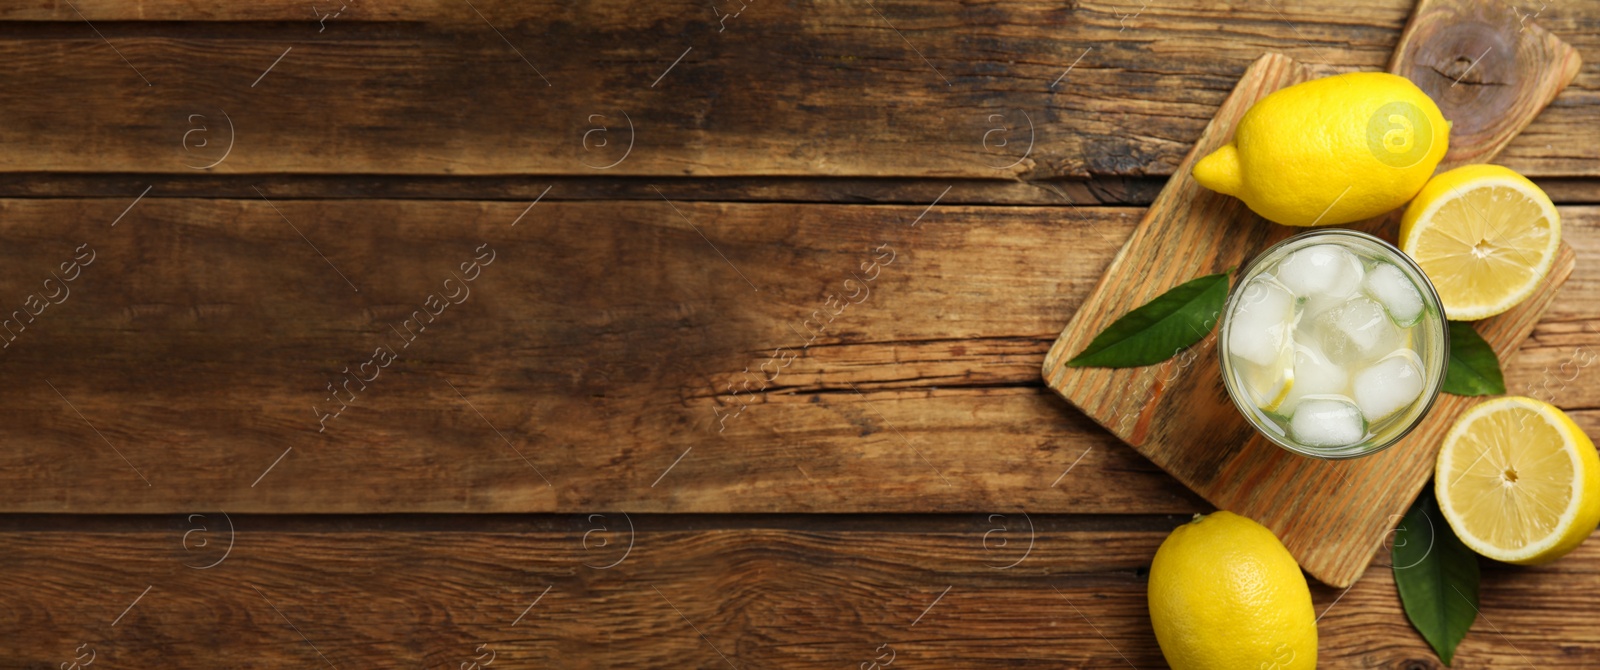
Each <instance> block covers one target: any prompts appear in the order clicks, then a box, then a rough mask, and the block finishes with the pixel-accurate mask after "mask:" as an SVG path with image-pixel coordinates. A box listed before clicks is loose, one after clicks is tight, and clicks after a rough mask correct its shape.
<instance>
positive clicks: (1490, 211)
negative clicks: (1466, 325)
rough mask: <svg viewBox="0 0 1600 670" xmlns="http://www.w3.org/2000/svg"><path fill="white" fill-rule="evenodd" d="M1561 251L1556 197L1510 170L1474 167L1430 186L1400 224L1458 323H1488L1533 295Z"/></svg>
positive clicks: (1403, 238) (1406, 247) (1407, 247)
mask: <svg viewBox="0 0 1600 670" xmlns="http://www.w3.org/2000/svg"><path fill="white" fill-rule="evenodd" d="M1560 246H1561V215H1560V214H1557V213H1556V206H1555V205H1554V204H1551V202H1550V197H1549V196H1547V195H1545V194H1544V191H1542V190H1540V189H1539V187H1538V186H1534V185H1533V182H1531V181H1528V180H1527V179H1525V178H1524V177H1523V176H1522V175H1519V174H1517V173H1516V172H1513V171H1512V170H1511V169H1510V168H1506V167H1501V166H1499V165H1468V166H1465V167H1459V168H1456V169H1454V170H1451V171H1449V172H1445V173H1442V174H1440V175H1439V176H1437V177H1434V178H1433V179H1430V180H1429V181H1428V185H1427V186H1424V187H1422V192H1421V193H1418V194H1417V199H1416V200H1413V201H1411V206H1410V207H1407V208H1406V213H1405V216H1403V217H1401V219H1400V250H1401V251H1404V252H1406V255H1408V256H1410V257H1411V258H1412V259H1414V260H1416V261H1417V265H1420V266H1422V271H1423V272H1426V273H1427V274H1428V279H1429V280H1431V281H1432V282H1433V286H1434V288H1435V289H1437V290H1438V291H1439V300H1440V301H1442V302H1443V303H1444V313H1445V315H1446V316H1448V317H1450V318H1451V319H1453V320H1456V321H1475V320H1477V319H1484V318H1488V317H1491V316H1494V315H1496V314H1499V313H1501V312H1504V311H1506V310H1508V309H1511V308H1512V307H1513V306H1514V305H1516V304H1517V303H1519V302H1522V301H1523V300H1526V299H1527V297H1528V296H1530V295H1532V294H1533V292H1534V290H1536V289H1538V288H1539V284H1540V282H1543V281H1544V276H1545V275H1546V274H1549V272H1550V265H1551V264H1552V263H1554V262H1555V258H1556V249H1557V248H1558V247H1560Z"/></svg>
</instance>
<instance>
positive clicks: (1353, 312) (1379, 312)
mask: <svg viewBox="0 0 1600 670" xmlns="http://www.w3.org/2000/svg"><path fill="white" fill-rule="evenodd" d="M1312 329H1313V331H1314V332H1315V333H1316V334H1317V336H1318V337H1319V338H1320V339H1321V341H1322V352H1323V353H1325V354H1327V355H1328V360H1330V361H1333V362H1334V363H1335V364H1338V365H1359V364H1363V363H1367V362H1369V361H1374V360H1376V359H1378V358H1379V357H1381V356H1384V355H1386V354H1388V353H1389V352H1391V351H1394V350H1395V349H1396V348H1398V347H1399V345H1400V343H1401V335H1402V333H1401V332H1400V328H1399V327H1398V326H1396V325H1395V324H1394V322H1393V321H1390V320H1389V314H1388V313H1387V312H1385V311H1383V306H1382V305H1379V304H1378V303H1377V302H1375V301H1373V300H1372V299H1370V298H1367V297H1364V296H1357V297H1355V298H1352V299H1350V300H1348V301H1345V302H1344V303H1343V304H1340V305H1336V306H1334V307H1331V308H1329V309H1328V310H1327V311H1325V312H1323V313H1322V314H1320V315H1318V316H1317V317H1316V323H1314V324H1313V325H1312Z"/></svg>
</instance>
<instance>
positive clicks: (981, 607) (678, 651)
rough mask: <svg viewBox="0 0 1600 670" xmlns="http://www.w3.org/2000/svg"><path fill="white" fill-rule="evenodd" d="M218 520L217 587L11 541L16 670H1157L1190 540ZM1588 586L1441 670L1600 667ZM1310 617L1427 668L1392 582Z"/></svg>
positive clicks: (981, 531)
mask: <svg viewBox="0 0 1600 670" xmlns="http://www.w3.org/2000/svg"><path fill="white" fill-rule="evenodd" d="M232 521H233V522H234V526H235V527H236V528H237V532H236V535H235V536H234V538H233V539H235V540H236V542H235V543H234V545H233V548H232V553H231V554H230V555H228V557H227V558H226V559H225V560H222V562H220V563H215V561H216V560H217V559H218V558H220V556H221V551H222V547H224V546H226V545H225V544H224V543H225V542H226V541H227V540H228V539H229V538H228V536H227V535H226V533H225V532H224V529H225V525H226V524H225V520H224V519H223V518H222V517H221V515H218V514H216V513H212V514H210V515H207V516H203V517H196V518H186V517H174V518H172V519H171V520H170V522H168V523H167V524H166V525H165V527H162V528H157V529H150V530H143V531H115V530H88V531H84V530H60V531H51V530H34V531H26V532H7V533H5V534H3V535H0V540H3V544H0V546H3V549H0V568H3V569H0V594H3V597H4V599H5V602H6V603H7V605H8V611H10V612H13V613H14V614H15V616H9V617H5V618H3V619H0V656H3V657H5V658H6V659H8V660H7V665H8V667H28V668H56V667H58V664H60V663H62V662H65V661H69V660H71V659H73V658H75V657H76V656H77V655H80V654H81V655H83V656H85V657H87V656H88V654H89V653H91V651H92V653H93V654H95V656H94V658H95V661H96V662H95V665H94V666H91V667H99V666H101V665H104V666H105V667H198V666H202V665H204V666H215V667H237V668H272V667H305V668H310V667H330V666H331V667H341V668H342V667H413V668H414V667H424V668H449V669H452V670H457V669H459V668H461V667H463V666H462V665H461V664H462V663H464V662H469V661H472V660H474V659H477V660H479V661H480V662H481V661H483V660H488V659H490V658H492V659H493V663H492V664H481V665H480V667H489V668H533V667H552V666H554V667H570V668H599V667H652V668H659V667H675V668H689V667H692V668H717V667H723V668H726V667H735V668H823V667H831V668H838V667H852V668H854V667H861V666H860V664H861V663H864V662H866V663H868V666H867V667H870V662H871V661H873V660H874V659H878V660H880V661H882V660H887V659H888V658H891V656H890V653H891V650H892V654H893V655H892V658H893V659H894V661H893V664H892V665H890V666H888V667H900V666H905V667H962V668H997V667H1095V668H1100V667H1106V668H1109V667H1118V666H1130V665H1131V666H1132V667H1137V668H1155V667H1165V666H1164V663H1163V660H1162V657H1161V654H1160V651H1159V649H1158V648H1157V646H1156V643H1155V639H1154V636H1153V634H1152V632H1151V629H1150V624H1149V619H1148V614H1147V611H1146V604H1145V579H1144V574H1145V571H1146V570H1148V567H1149V564H1150V558H1151V556H1152V555H1153V554H1154V553H1155V550H1156V547H1157V546H1158V545H1159V544H1160V542H1161V540H1162V539H1163V538H1164V537H1165V535H1166V528H1167V527H1170V526H1172V525H1175V524H1177V523H1180V522H1181V520H1180V519H1169V520H1165V521H1163V522H1161V525H1160V526H1158V527H1153V528H1149V529H1147V530H1093V529H1087V528H1085V527H1084V524H1082V523H1074V522H1071V521H1070V520H1068V521H1065V522H1058V521H1056V520H1053V519H1049V518H1044V517H1035V518H1034V522H1035V523H1034V524H1032V525H1034V526H1035V530H1034V532H1033V533H1031V534H1030V533H1028V532H1027V530H1026V528H1027V524H1024V523H1023V521H1024V520H1023V519H1022V518H1021V517H1020V516H1017V515H1011V516H1007V517H999V518H996V517H989V516H986V515H971V516H970V517H968V518H965V519H959V520H951V521H944V522H939V523H936V524H935V523H918V524H912V525H911V526H910V527H908V528H904V529H903V530H881V531H873V530H854V531H852V530H840V529H836V528H828V527H813V528H807V529H795V530H786V529H750V530H734V529H722V528H717V529H710V530H689V529H661V528H657V527H653V524H654V523H656V522H655V521H654V520H652V519H650V518H648V517H633V518H632V519H631V521H632V525H633V527H634V529H635V530H634V532H633V533H632V534H630V533H628V532H627V531H626V528H627V527H628V523H627V522H628V521H629V520H626V519H623V518H622V517H621V516H620V515H616V514H612V515H609V516H606V517H598V518H589V517H584V516H577V517H573V518H570V519H566V520H562V521H558V522H554V523H545V522H535V521H529V522H525V527H523V528H517V527H510V528H500V529H498V530H495V531H473V530H465V531H451V530H448V529H437V528H436V529H431V530H416V529H406V528H396V527H392V526H383V527H377V526H376V525H374V524H355V525H354V527H351V528H342V529H332V530H330V529H325V528H324V529H315V530H299V529H296V528H294V527H292V526H290V527H282V526H281V525H280V527H278V528H272V529H260V528H258V527H255V526H252V525H251V524H253V523H260V522H256V521H254V520H253V519H252V518H251V517H241V516H235V517H233V518H232ZM320 525H326V524H320ZM500 525H502V526H506V525H513V526H514V524H504V523H502V524H500ZM202 529H203V530H202ZM995 529H1002V530H999V531H998V532H997V534H991V535H985V533H988V532H989V531H991V530H995ZM590 531H594V534H592V535H585V533H589V532H590ZM191 532H192V533H193V534H191V535H187V536H186V535H185V533H191ZM1004 538H1009V539H1010V540H1012V542H1011V543H1010V544H1007V545H1005V546H1002V545H1001V544H1000V540H1001V539H1004ZM202 539H209V540H210V541H211V542H212V543H213V544H210V545H208V546H205V547H201V546H198V543H199V542H200V541H201V540H202ZM602 540H604V541H607V542H608V544H606V545H604V546H602V545H601V544H600V542H601V541H602ZM1030 540H1031V541H1030ZM630 547H631V551H628V552H627V553H626V554H624V550H625V549H627V548H630ZM1029 547H1031V552H1029V553H1027V554H1024V550H1025V548H1029ZM1024 556H1026V557H1024ZM1019 559H1020V562H1019ZM209 564H215V566H214V567H211V568H207V569H196V566H200V567H204V566H206V565H209ZM608 565H610V566H611V567H610V568H609V569H600V568H603V567H606V566H608ZM1008 565H1010V566H1011V567H1009V568H1007V567H1006V566H1008ZM1597 566H1600V542H1596V541H1593V540H1591V541H1590V542H1588V543H1587V544H1585V545H1583V546H1582V547H1580V548H1579V549H1578V550H1577V551H1576V552H1575V553H1574V554H1572V555H1570V556H1568V557H1567V558H1565V559H1563V560H1561V561H1559V562H1557V563H1555V564H1552V565H1549V566H1544V567H1540V568H1520V569H1514V568H1504V567H1497V566H1489V567H1487V569H1486V570H1485V572H1484V579H1483V592H1482V600H1481V604H1480V607H1481V610H1482V616H1480V617H1479V618H1478V620H1477V621H1476V623H1475V624H1474V626H1473V628H1472V630H1471V632H1470V633H1469V634H1468V636H1467V638H1466V640H1465V641H1464V642H1463V643H1462V645H1461V646H1460V648H1459V649H1458V651H1457V656H1456V658H1457V660H1456V665H1455V667H1456V668H1466V669H1473V668H1490V667H1496V668H1498V667H1527V666H1529V665H1532V666H1534V667H1539V668H1585V667H1594V665H1595V664H1596V663H1600V640H1597V638H1596V637H1595V634H1594V630H1593V626H1592V625H1591V623H1590V622H1588V621H1586V620H1585V618H1584V617H1582V616H1578V615H1577V614H1578V613H1581V612H1588V611H1593V610H1594V609H1595V608H1597V607H1600V600H1597V598H1600V597H1597V596H1596V594H1597V593H1600V568H1597ZM1313 596H1314V600H1315V608H1316V611H1317V612H1318V613H1319V614H1320V615H1321V617H1322V618H1321V621H1320V622H1319V661H1320V667H1325V668H1344V667H1381V668H1408V669H1414V668H1440V667H1442V666H1441V665H1440V664H1439V663H1438V662H1437V660H1435V659H1434V656H1433V654H1432V652H1431V651H1430V650H1429V649H1428V647H1427V646H1426V644H1425V643H1424V642H1423V641H1422V639H1421V638H1420V637H1419V636H1418V635H1417V634H1416V633H1415V632H1414V631H1413V630H1412V629H1411V628H1410V626H1409V625H1408V624H1407V623H1406V620H1405V618H1404V615H1403V614H1402V612H1401V610H1400V603H1399V598H1398V596H1397V594H1396V593H1395V590H1394V586H1393V582H1392V576H1391V569H1390V568H1389V567H1387V565H1386V564H1384V563H1383V562H1380V563H1375V564H1374V565H1373V566H1372V567H1371V568H1370V569H1368V571H1367V573H1366V575H1365V577H1364V578H1363V579H1362V580H1361V581H1360V582H1358V583H1357V584H1356V585H1355V586H1354V587H1353V588H1351V589H1350V590H1348V591H1344V590H1342V589H1333V588H1329V587H1321V586H1317V587H1314V588H1313ZM130 605H131V607H130ZM113 624H115V625H113ZM490 654H492V656H490ZM880 654H881V655H882V656H883V658H881V659H879V658H878V657H879V655H880ZM466 667H470V663H469V665H468V666H466Z"/></svg>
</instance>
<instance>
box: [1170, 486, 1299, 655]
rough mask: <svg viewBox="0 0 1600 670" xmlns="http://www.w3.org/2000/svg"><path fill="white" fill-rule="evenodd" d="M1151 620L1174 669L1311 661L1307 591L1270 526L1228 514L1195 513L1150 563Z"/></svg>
mask: <svg viewBox="0 0 1600 670" xmlns="http://www.w3.org/2000/svg"><path fill="white" fill-rule="evenodd" d="M1148 595H1149V600H1150V623H1151V624H1152V625H1153V626H1154V627H1155V630H1156V641H1157V642H1159V643H1160V644H1161V654H1162V655H1163V656H1166V658H1167V663H1168V664H1169V665H1171V666H1172V667H1173V669H1174V670H1213V669H1216V670H1221V669H1223V668H1227V669H1229V670H1236V669H1238V668H1249V669H1250V670H1255V669H1257V668H1272V669H1273V670H1290V669H1292V668H1293V669H1301V668H1315V667H1317V621H1316V614H1315V612H1314V611H1313V609H1312V607H1311V590H1310V589H1309V588H1308V587H1307V586H1306V578H1305V576H1304V575H1302V574H1301V573H1300V566H1299V564H1297V563H1295V562H1294V557H1292V556H1290V555H1289V550H1288V549H1285V548H1284V547H1283V543H1281V542H1279V541H1278V538H1277V536H1275V535H1273V534H1272V531H1270V530H1267V529H1266V527H1264V526H1262V525H1261V524H1259V523H1256V522H1254V521H1251V520H1250V519H1247V518H1245V517H1242V516H1239V515H1237V514H1234V513H1232V512H1216V513H1213V514H1209V515H1203V516H1202V515H1195V519H1194V521H1191V522H1189V523H1186V524H1184V525H1182V526H1179V527H1178V528H1177V529H1176V530H1174V531H1172V534H1171V535H1168V536H1167V539H1166V541H1164V542H1162V543H1161V548H1160V549H1157V550H1156V558H1155V561H1154V562H1153V563H1151V565H1150V587H1149V593H1148Z"/></svg>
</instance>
